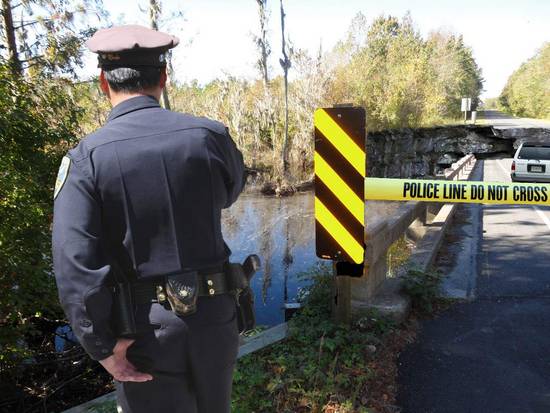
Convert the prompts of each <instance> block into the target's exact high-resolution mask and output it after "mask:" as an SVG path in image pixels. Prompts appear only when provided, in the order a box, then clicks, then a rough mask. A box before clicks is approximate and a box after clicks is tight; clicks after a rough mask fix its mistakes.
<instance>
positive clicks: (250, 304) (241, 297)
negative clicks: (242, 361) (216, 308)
mask: <svg viewBox="0 0 550 413" xmlns="http://www.w3.org/2000/svg"><path fill="white" fill-rule="evenodd" d="M260 265H261V264H260V258H259V257H258V256H257V255H249V256H248V257H247V259H246V260H245V261H244V262H243V264H242V265H241V264H234V263H231V264H229V266H228V268H227V270H226V273H227V276H228V278H229V279H228V281H229V284H230V286H231V289H232V290H233V291H234V293H235V300H236V304H237V323H238V326H239V333H241V334H242V333H246V332H247V331H250V330H253V329H254V328H255V327H256V313H255V311H254V291H253V290H252V288H251V286H250V280H251V279H252V277H253V276H254V273H255V272H256V271H257V270H258V269H260Z"/></svg>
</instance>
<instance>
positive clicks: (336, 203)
mask: <svg viewBox="0 0 550 413" xmlns="http://www.w3.org/2000/svg"><path fill="white" fill-rule="evenodd" d="M314 124H315V158H314V162H315V246H316V252H317V256H318V257H319V258H324V259H330V260H335V261H346V262H350V263H354V264H362V263H363V261H364V255H365V241H364V237H365V203H364V202H365V201H364V199H365V196H364V187H365V170H366V164H367V161H366V154H365V111H364V109H362V108H353V107H340V108H327V109H317V110H316V111H315V116H314Z"/></svg>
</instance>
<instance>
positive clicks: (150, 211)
mask: <svg viewBox="0 0 550 413" xmlns="http://www.w3.org/2000/svg"><path fill="white" fill-rule="evenodd" d="M67 156H68V158H70V165H69V167H68V172H67V176H66V179H65V180H64V183H63V186H62V187H61V189H60V190H59V193H58V194H57V195H56V198H55V207H54V226H53V256H54V268H55V275H56V279H57V284H58V289H59V296H60V300H61V303H62V305H63V307H64V309H65V312H66V314H67V315H68V318H69V320H70V322H71V325H72V327H73V329H74V332H75V334H76V336H77V337H78V339H79V340H80V342H81V344H82V345H83V347H84V348H85V349H86V351H87V352H88V353H89V354H90V356H91V357H92V358H94V359H96V360H101V359H103V358H105V357H107V356H109V355H111V354H112V349H113V347H114V345H115V343H116V337H114V336H113V334H112V332H111V328H110V313H111V305H112V292H111V289H110V288H108V284H109V283H110V281H112V277H113V276H112V271H111V267H112V265H113V262H115V261H116V262H120V261H122V260H126V261H127V262H128V263H130V265H132V266H133V268H134V269H135V271H136V273H137V275H138V277H140V278H143V277H154V276H159V275H168V274H173V273H178V272H181V271H182V270H188V269H192V270H194V269H201V268H206V267H211V266H215V265H220V264H222V263H223V262H225V261H226V260H227V258H228V256H229V254H230V250H229V248H228V247H227V246H226V244H225V243H224V240H223V237H222V232H221V210H222V209H223V208H227V207H229V206H230V205H231V204H232V203H233V202H234V201H235V200H236V199H237V197H238V195H239V193H240V192H241V190H242V188H243V185H244V178H243V175H244V165H243V160H242V155H241V153H240V152H239V150H238V149H237V148H236V146H235V143H234V142H233V140H232V139H231V137H230V136H229V133H228V131H227V129H226V128H225V127H224V126H223V125H222V124H220V123H218V122H214V121H211V120H208V119H205V118H197V117H194V116H190V115H184V114H180V113H175V112H171V111H168V110H165V109H162V108H161V107H160V106H159V104H158V102H157V101H156V100H155V99H154V98H153V97H149V96H140V97H134V98H131V99H129V100H126V101H124V102H122V103H120V104H118V105H117V106H115V107H114V108H113V110H112V112H111V114H110V115H109V118H108V121H107V123H106V125H105V126H103V127H102V128H101V129H99V130H98V131H96V132H95V133H93V134H91V135H89V136H87V137H86V138H84V139H83V140H82V141H81V142H80V143H79V144H78V146H77V147H76V148H74V149H72V150H71V151H69V153H68V155H67Z"/></svg>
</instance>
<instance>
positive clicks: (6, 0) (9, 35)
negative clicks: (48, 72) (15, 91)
mask: <svg viewBox="0 0 550 413" xmlns="http://www.w3.org/2000/svg"><path fill="white" fill-rule="evenodd" d="M11 11H12V9H11V2H10V0H2V18H3V19H4V30H5V32H6V39H7V41H8V62H9V64H10V67H11V70H12V71H13V73H14V74H15V75H22V74H23V69H22V67H21V61H20V60H19V52H18V51H17V42H16V40H15V27H14V26H13V16H12V12H11Z"/></svg>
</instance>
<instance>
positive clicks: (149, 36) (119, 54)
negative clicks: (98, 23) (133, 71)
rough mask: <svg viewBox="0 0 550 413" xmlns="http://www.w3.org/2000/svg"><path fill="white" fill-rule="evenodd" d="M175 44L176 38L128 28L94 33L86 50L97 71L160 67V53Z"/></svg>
mask: <svg viewBox="0 0 550 413" xmlns="http://www.w3.org/2000/svg"><path fill="white" fill-rule="evenodd" d="M179 42H180V40H179V39H178V38H177V37H176V36H172V35H169V34H167V33H163V32H159V31H157V30H153V29H149V28H147V27H143V26H139V25H128V26H116V27H111V28H108V29H101V30H98V31H97V32H96V33H95V34H94V35H93V36H92V37H91V38H90V39H88V41H87V42H86V46H88V48H89V49H90V50H91V51H92V52H94V53H97V54H98V60H99V64H98V66H99V67H107V68H115V67H135V66H156V67H164V66H166V59H165V56H164V53H165V52H166V51H167V50H169V49H172V48H173V47H176V46H177V45H178V43H179Z"/></svg>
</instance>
